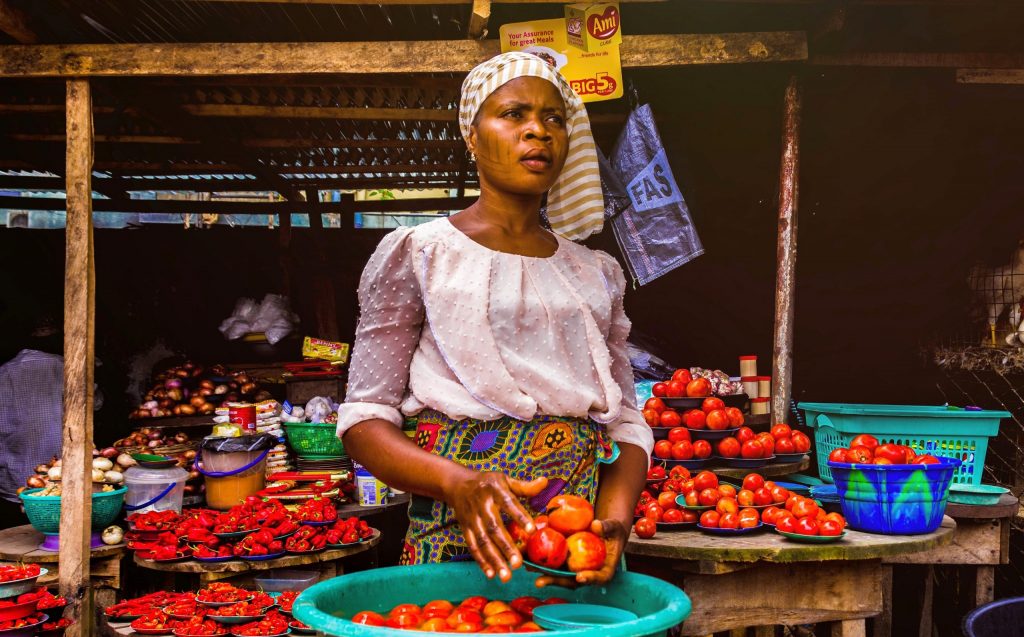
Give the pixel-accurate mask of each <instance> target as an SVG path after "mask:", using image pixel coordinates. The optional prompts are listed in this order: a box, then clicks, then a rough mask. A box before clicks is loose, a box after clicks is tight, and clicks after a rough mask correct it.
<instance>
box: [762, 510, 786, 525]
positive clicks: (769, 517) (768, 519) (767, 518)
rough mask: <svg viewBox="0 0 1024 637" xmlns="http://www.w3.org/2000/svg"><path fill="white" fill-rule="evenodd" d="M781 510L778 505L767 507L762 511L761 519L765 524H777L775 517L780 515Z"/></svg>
mask: <svg viewBox="0 0 1024 637" xmlns="http://www.w3.org/2000/svg"><path fill="white" fill-rule="evenodd" d="M781 511H782V509H780V508H779V507H777V506H770V507H765V508H764V511H761V519H762V520H763V521H764V523H765V524H775V518H777V517H778V516H779V513H780V512H781Z"/></svg>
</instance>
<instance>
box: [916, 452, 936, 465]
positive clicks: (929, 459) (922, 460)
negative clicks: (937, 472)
mask: <svg viewBox="0 0 1024 637" xmlns="http://www.w3.org/2000/svg"><path fill="white" fill-rule="evenodd" d="M910 462H911V464H939V459H938V458H936V457H935V456H933V455H931V454H928V453H926V454H922V455H920V456H914V459H913V460H911V461H910Z"/></svg>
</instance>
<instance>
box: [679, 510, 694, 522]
mask: <svg viewBox="0 0 1024 637" xmlns="http://www.w3.org/2000/svg"><path fill="white" fill-rule="evenodd" d="M679 512H680V513H682V514H683V522H686V523H687V524H695V523H696V522H697V512H696V511H687V510H685V509H681V510H680V511H679Z"/></svg>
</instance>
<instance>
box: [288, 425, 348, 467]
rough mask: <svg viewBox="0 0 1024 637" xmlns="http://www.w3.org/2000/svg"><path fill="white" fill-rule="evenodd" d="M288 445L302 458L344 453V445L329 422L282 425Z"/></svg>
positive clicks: (333, 455) (327, 456)
mask: <svg viewBox="0 0 1024 637" xmlns="http://www.w3.org/2000/svg"><path fill="white" fill-rule="evenodd" d="M284 429H285V434H286V435H287V436H288V445H289V446H290V447H291V448H292V450H293V451H294V452H295V453H297V454H299V455H300V456H302V457H303V458H311V459H315V460H316V459H325V458H337V457H339V456H343V455H345V445H343V444H342V443H341V439H340V438H338V436H337V434H336V433H335V431H336V430H337V427H336V426H335V425H332V424H330V423H310V422H289V423H285V425H284Z"/></svg>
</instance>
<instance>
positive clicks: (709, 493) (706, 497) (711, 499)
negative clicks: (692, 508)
mask: <svg viewBox="0 0 1024 637" xmlns="http://www.w3.org/2000/svg"><path fill="white" fill-rule="evenodd" d="M721 499H722V494H721V492H719V490H718V489H704V490H703V491H701V492H700V494H698V495H697V502H699V503H700V505H701V506H705V507H711V506H715V505H716V504H718V501H719V500H721Z"/></svg>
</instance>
